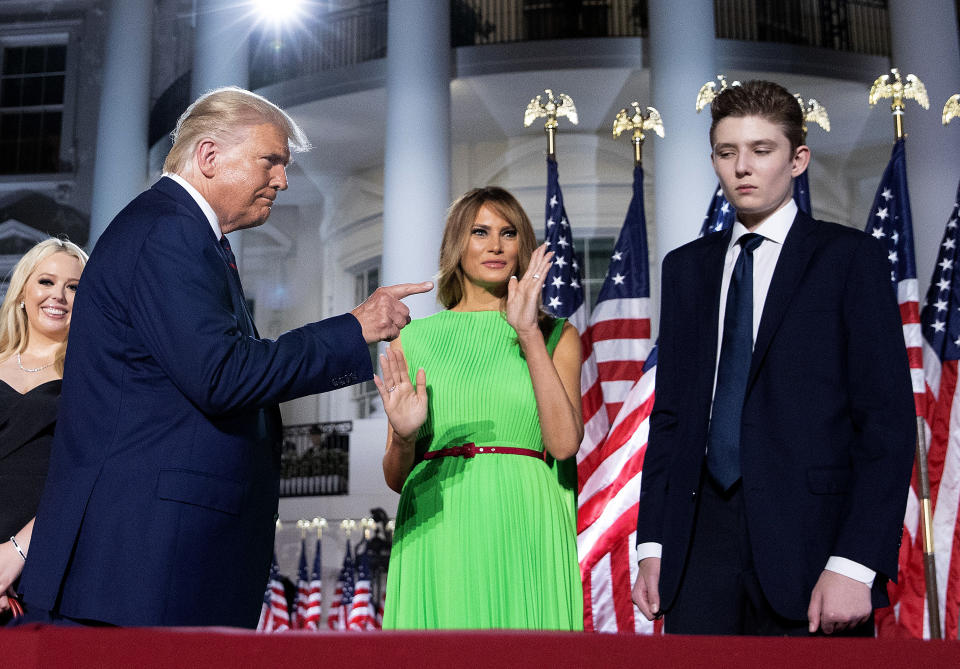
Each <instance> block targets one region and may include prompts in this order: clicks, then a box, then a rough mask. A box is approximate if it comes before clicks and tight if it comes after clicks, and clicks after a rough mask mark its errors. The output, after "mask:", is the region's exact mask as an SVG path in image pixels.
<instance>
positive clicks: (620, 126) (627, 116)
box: [613, 102, 663, 165]
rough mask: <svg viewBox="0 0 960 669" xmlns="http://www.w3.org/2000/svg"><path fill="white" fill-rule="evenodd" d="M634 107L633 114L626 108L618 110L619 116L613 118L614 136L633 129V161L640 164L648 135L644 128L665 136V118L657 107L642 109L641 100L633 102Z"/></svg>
mask: <svg viewBox="0 0 960 669" xmlns="http://www.w3.org/2000/svg"><path fill="white" fill-rule="evenodd" d="M630 106H631V107H632V108H633V113H632V114H631V113H630V112H629V111H627V109H626V108H624V109H621V110H620V111H619V112H617V117H616V118H615V119H613V136H614V138H616V137H619V136H620V135H621V134H623V133H624V132H626V131H628V130H629V131H631V132H632V135H631V141H632V142H633V162H634V164H635V165H639V164H640V163H641V161H642V158H641V147H642V145H643V140H644V139H646V135H644V134H643V131H644V130H652V131H653V132H655V133H656V134H657V136H658V137H660V138H661V139H662V138H663V118H662V117H661V116H660V112H659V111H657V109H656V108H655V107H647V108H646V110H641V109H640V103H639V102H631V103H630Z"/></svg>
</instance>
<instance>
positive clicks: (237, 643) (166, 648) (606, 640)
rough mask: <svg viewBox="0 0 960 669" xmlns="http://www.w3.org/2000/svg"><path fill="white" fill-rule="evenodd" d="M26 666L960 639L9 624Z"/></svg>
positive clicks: (761, 656)
mask: <svg viewBox="0 0 960 669" xmlns="http://www.w3.org/2000/svg"><path fill="white" fill-rule="evenodd" d="M0 666H2V667H4V668H5V669H6V668H10V669H14V668H20V667H42V668H44V669H48V668H50V667H78V668H82V667H98V668H99V667H124V668H128V667H164V668H167V667H191V668H192V667H257V668H270V669H278V668H280V667H301V666H302V667H324V668H336V669H344V668H347V667H350V668H356V667H364V668H367V669H394V668H395V667H417V668H418V669H429V668H432V667H437V668H440V667H443V668H444V669H450V668H451V667H498V668H502V667H510V668H512V667H534V668H539V667H549V668H551V669H553V668H555V667H556V668H559V667H585V668H590V669H593V668H594V667H597V668H604V669H605V668H607V667H652V668H655V669H661V668H663V667H682V668H683V669H687V668H697V667H711V668H713V667H776V668H778V669H779V668H781V667H783V668H786V669H789V668H792V667H798V668H799V667H804V668H805V669H808V668H813V667H840V668H843V669H847V668H849V667H871V669H887V668H893V667H911V668H913V667H916V668H917V669H930V668H932V667H954V668H956V667H960V642H958V641H933V642H930V641H916V640H888V639H883V640H879V639H823V638H819V639H770V638H744V637H723V638H721V637H679V636H675V637H638V636H629V635H608V634H574V633H534V632H431V633H422V632H375V633H366V634H365V633H333V632H330V633H323V632H321V633H319V634H318V633H309V632H293V633H284V634H276V635H259V634H255V633H253V632H247V631H239V630H231V629H116V630H92V629H72V628H50V627H44V628H39V627H35V628H21V629H16V630H3V631H0Z"/></svg>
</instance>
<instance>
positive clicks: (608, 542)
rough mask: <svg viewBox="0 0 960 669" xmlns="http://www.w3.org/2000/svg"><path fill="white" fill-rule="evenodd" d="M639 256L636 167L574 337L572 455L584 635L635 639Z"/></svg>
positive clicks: (643, 334)
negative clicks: (577, 408)
mask: <svg viewBox="0 0 960 669" xmlns="http://www.w3.org/2000/svg"><path fill="white" fill-rule="evenodd" d="M647 248H648V247H647V224H646V216H645V214H644V206H643V168H642V167H641V166H639V165H637V166H636V167H634V172H633V198H632V199H631V200H630V207H629V209H628V210H627V215H626V217H625V219H624V222H623V228H622V229H621V231H620V237H619V238H618V239H617V244H616V246H615V247H614V251H613V255H612V256H611V258H610V266H609V269H608V270H607V276H606V279H604V282H603V287H602V288H601V289H600V294H599V296H598V299H597V304H596V306H595V307H594V309H593V313H592V315H591V318H590V327H589V328H588V329H587V330H586V332H584V333H583V336H582V341H583V350H584V357H585V360H584V365H583V371H582V374H581V383H580V386H581V388H582V391H583V398H582V404H583V418H584V439H583V442H582V443H581V445H580V451H579V453H578V454H577V478H578V492H579V494H578V498H577V502H578V510H577V535H578V536H577V552H578V554H579V560H580V573H581V577H582V579H583V583H584V627H585V629H587V630H597V631H631V632H632V631H645V630H643V629H642V628H643V627H644V625H643V624H642V623H641V621H640V620H634V616H633V604H632V603H631V601H630V584H631V578H632V577H631V571H635V570H636V567H635V565H636V546H635V541H634V537H635V534H636V517H637V509H636V506H637V499H638V498H639V497H640V470H641V468H642V463H643V453H644V447H645V446H646V437H643V438H642V439H640V440H639V441H638V440H636V439H634V434H635V432H638V428H639V427H640V425H641V423H643V421H644V420H645V417H647V416H649V407H647V406H646V405H645V402H644V400H641V401H639V402H638V400H640V399H641V395H648V396H649V399H650V404H652V397H653V375H652V374H651V375H650V377H649V378H648V377H646V376H644V378H645V379H647V383H643V382H642V381H641V383H639V384H638V383H637V380H638V379H640V378H641V375H643V374H644V371H643V369H644V361H645V360H646V359H647V356H648V353H649V352H650V347H651V339H650V268H649V260H648V256H647V253H648V250H647ZM641 386H642V389H641V390H640V391H637V388H638V387H641ZM638 392H639V393H640V394H639V395H638ZM625 402H626V403H625ZM644 411H645V412H646V413H645V416H644ZM611 423H612V424H613V429H612V430H610V429H608V428H609V426H610V425H611ZM637 436H639V434H637ZM643 622H644V623H645V622H646V621H643Z"/></svg>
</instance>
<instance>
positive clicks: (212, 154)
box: [194, 138, 220, 179]
mask: <svg viewBox="0 0 960 669" xmlns="http://www.w3.org/2000/svg"><path fill="white" fill-rule="evenodd" d="M194 159H195V160H196V162H197V167H198V169H199V170H200V173H201V174H202V175H203V176H205V177H206V178H207V179H212V178H213V177H214V176H215V175H216V173H217V167H218V166H219V162H220V161H219V159H220V147H219V146H218V145H217V143H216V142H215V141H213V140H212V139H209V138H204V139H201V140H200V141H199V142H198V143H197V148H196V149H195V150H194Z"/></svg>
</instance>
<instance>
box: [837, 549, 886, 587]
mask: <svg viewBox="0 0 960 669" xmlns="http://www.w3.org/2000/svg"><path fill="white" fill-rule="evenodd" d="M826 568H827V569H829V570H830V571H832V572H836V573H838V574H840V575H842V576H846V577H847V578H852V579H853V580H855V581H860V582H861V583H863V584H865V585H866V586H867V587H868V588H872V587H873V581H874V579H875V578H876V577H877V572H875V571H874V570H872V569H870V568H869V567H864V566H863V565H862V564H860V563H859V562H854V561H853V560H848V559H847V558H842V557H837V556H836V555H831V556H830V558H829V559H828V560H827V567H826Z"/></svg>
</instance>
